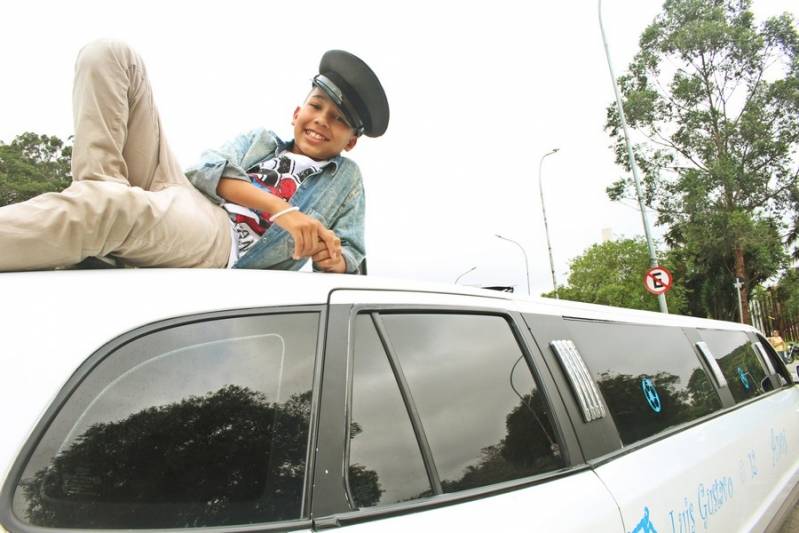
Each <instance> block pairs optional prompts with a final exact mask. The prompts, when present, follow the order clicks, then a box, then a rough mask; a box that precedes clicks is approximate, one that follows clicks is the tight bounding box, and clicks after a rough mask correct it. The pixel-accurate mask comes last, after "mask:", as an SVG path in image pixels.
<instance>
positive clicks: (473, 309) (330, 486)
mask: <svg viewBox="0 0 799 533" xmlns="http://www.w3.org/2000/svg"><path fill="white" fill-rule="evenodd" d="M361 314H367V315H372V314H378V315H380V314H414V315H419V314H436V315H441V314H449V315H481V316H492V317H499V318H501V319H503V320H504V321H505V322H506V324H507V325H508V327H509V331H510V332H511V334H512V335H513V337H514V339H515V341H516V343H517V345H518V347H519V349H520V351H521V353H522V354H523V356H524V360H525V362H526V363H527V368H528V370H529V371H530V373H531V376H532V377H533V379H534V380H535V382H536V385H538V387H539V389H540V390H541V393H542V394H543V395H544V399H545V401H546V402H547V406H548V407H549V409H550V412H551V416H552V425H553V432H554V435H555V439H556V441H557V442H558V444H559V445H560V447H561V453H562V454H563V459H564V466H563V467H562V468H560V469H557V470H553V471H551V472H545V473H542V474H538V475H535V476H530V477H525V478H520V479H516V480H510V481H504V482H501V483H496V484H491V485H486V486H483V487H477V488H473V489H467V490H464V491H459V492H451V493H441V494H434V495H433V496H431V497H429V498H420V499H416V500H411V501H408V502H401V503H394V504H389V505H384V506H377V507H369V508H364V509H357V508H353V507H352V502H351V497H350V495H349V494H350V489H349V481H348V476H347V470H348V466H349V460H350V458H349V444H350V443H349V440H350V439H349V428H350V423H351V422H352V386H353V377H354V376H353V363H354V349H353V348H354V343H353V342H352V341H353V338H354V337H353V335H354V330H355V321H356V317H357V316H358V315H361ZM329 321H330V324H335V327H333V326H330V327H329V328H328V331H329V332H333V333H332V335H337V336H339V337H340V338H339V339H337V340H335V339H331V338H330V337H329V338H328V342H329V343H330V342H332V343H333V344H337V346H331V345H330V344H328V350H327V353H326V362H325V365H326V366H325V371H324V377H323V379H324V380H325V381H324V382H323V387H322V390H323V394H325V393H329V392H330V389H329V388H328V381H327V380H328V378H329V377H330V375H331V373H335V372H336V370H334V368H333V366H335V367H337V368H338V369H339V370H343V371H344V372H343V377H344V379H343V380H342V381H341V382H339V381H338V379H337V380H336V383H335V384H332V385H333V386H334V387H336V388H338V389H339V390H338V391H337V393H336V395H335V400H333V401H337V402H340V403H339V407H338V409H337V411H338V412H337V416H338V419H339V423H338V426H339V428H341V430H340V431H339V435H338V437H339V440H338V445H337V446H335V448H336V450H337V453H338V461H337V462H333V461H332V459H331V458H332V456H333V452H331V451H328V452H327V453H324V452H323V451H322V449H320V450H319V452H318V453H319V454H320V455H322V454H324V455H325V456H326V458H325V459H317V463H316V464H317V470H316V472H315V478H321V477H329V475H330V473H332V472H336V473H337V476H336V477H337V478H338V479H337V480H335V481H332V480H330V481H329V482H328V483H327V484H326V485H325V486H322V485H320V484H317V483H314V488H315V492H314V505H313V513H312V515H313V516H314V524H315V525H316V527H326V526H340V525H347V524H354V523H360V522H364V521H370V520H375V519H381V518H387V517H390V516H399V515H403V514H408V513H414V512H419V511H423V510H427V509H433V508H437V507H442V506H447V505H452V504H456V503H462V502H466V501H470V500H474V499H479V498H484V497H487V496H494V495H498V494H502V493H505V492H509V491H513V490H518V489H522V488H525V487H529V486H532V485H536V484H539V483H542V482H548V481H551V480H554V479H558V478H561V477H565V476H568V475H572V474H574V473H576V472H578V471H582V470H585V469H587V468H588V466H587V465H586V464H585V461H584V459H583V456H582V453H581V452H580V449H579V446H578V444H577V440H576V436H575V435H574V433H573V430H572V427H571V424H570V422H569V419H568V417H567V415H566V411H565V408H564V406H563V404H562V402H561V398H560V395H559V393H558V391H557V390H556V389H555V387H554V383H553V381H552V378H551V376H550V375H549V372H548V370H547V368H546V365H545V364H544V361H543V359H542V358H541V354H540V353H539V352H538V350H537V347H536V345H535V342H534V341H533V338H532V336H531V335H530V332H529V330H528V329H527V327H526V326H525V323H524V321H523V319H522V317H521V314H520V313H517V312H513V311H508V310H504V309H498V308H495V307H481V306H479V305H477V306H474V305H464V306H458V305H424V304H421V305H420V304H334V305H331V306H330V311H329ZM373 321H374V319H372V323H374V322H373ZM345 324H346V326H345ZM343 327H345V329H341V328H343ZM375 329H376V330H377V329H378V328H377V327H376V328H375ZM377 333H378V336H380V333H379V330H378V331H377ZM381 343H382V339H381ZM384 350H385V346H384ZM336 351H337V352H338V353H334V352H336ZM386 355H387V356H388V358H389V361H390V360H391V358H392V356H391V354H388V353H387V354H386ZM394 356H396V354H395V355H394ZM335 360H338V362H337V363H334V361H335ZM391 366H392V372H393V373H394V377H395V379H397V373H396V372H397V371H396V369H395V368H394V366H393V364H392V365H391ZM339 375H341V374H339ZM397 384H398V387H401V386H402V384H401V382H400V380H398V381H397ZM405 386H406V387H407V384H405ZM400 392H401V394H402V395H403V403H405V402H404V397H405V396H406V395H407V396H408V397H411V398H412V395H411V391H410V390H409V389H406V390H405V391H402V390H400ZM331 399H333V396H332V395H331ZM323 401H325V402H326V400H325V399H324V398H323ZM324 405H325V408H327V407H328V406H329V404H327V403H325V404H324ZM323 409H324V408H323ZM409 415H410V413H409ZM409 419H410V418H409ZM322 421H323V422H322V423H323V424H332V423H333V422H332V420H331V419H330V418H329V417H328V415H327V413H325V414H323V415H322ZM322 431H323V430H320V433H321V432H322ZM414 433H415V436H417V434H416V432H414ZM334 444H335V443H333V442H330V441H325V447H324V448H329V447H330V446H331V445H334ZM417 444H418V436H417ZM320 448H322V447H320ZM423 455H424V454H423ZM431 457H432V456H431ZM424 466H425V468H426V469H427V468H429V465H428V464H427V463H425V465H424ZM432 466H433V467H435V462H434V461H433V464H432ZM428 472H429V470H428ZM431 485H432V484H431ZM319 489H322V491H323V492H316V491H319ZM336 492H337V494H335V493H336Z"/></svg>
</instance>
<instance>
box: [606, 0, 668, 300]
mask: <svg viewBox="0 0 799 533" xmlns="http://www.w3.org/2000/svg"><path fill="white" fill-rule="evenodd" d="M597 9H598V11H599V30H600V32H601V33H602V44H604V45H605V57H607V59H608V69H609V70H610V80H611V81H612V82H613V94H615V95H616V106H617V107H618V110H619V122H621V126H622V129H623V130H624V143H625V144H626V145H627V158H628V160H629V162H630V168H631V169H632V171H633V180H634V181H635V192H636V193H637V195H638V206H639V207H640V208H641V218H642V219H643V220H644V235H646V244H647V247H648V248H649V265H650V266H651V267H656V266H658V258H657V254H656V253H655V245H654V244H653V243H652V235H651V233H652V231H651V230H650V229H649V218H647V216H646V211H644V193H643V192H642V190H641V180H640V179H639V178H638V167H637V166H636V164H635V157H633V148H632V145H631V144H630V132H629V131H627V121H626V120H625V118H624V108H623V107H622V105H621V96H619V88H618V87H617V86H616V74H614V73H613V64H612V63H611V62H610V50H609V49H608V40H607V38H606V37H605V26H604V24H602V0H597ZM658 304H659V305H660V312H661V313H668V312H669V308H668V306H667V305H666V295H665V294H659V295H658Z"/></svg>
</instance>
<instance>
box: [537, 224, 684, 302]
mask: <svg viewBox="0 0 799 533" xmlns="http://www.w3.org/2000/svg"><path fill="white" fill-rule="evenodd" d="M660 263H661V265H663V266H665V267H666V268H669V269H670V270H671V271H672V273H673V274H674V275H675V276H674V277H675V278H676V280H675V283H674V285H673V286H672V289H671V290H670V291H669V292H668V293H667V296H666V297H667V299H668V304H669V311H670V312H672V313H683V312H684V310H685V308H686V304H685V288H684V286H683V285H682V282H681V279H682V278H681V276H680V269H679V268H674V263H673V261H672V259H671V258H670V257H669V256H667V257H666V258H664V260H662V261H661V262H660ZM678 266H679V265H678ZM648 269H649V252H648V249H647V246H646V242H645V241H644V240H643V239H640V238H639V239H620V240H615V241H606V242H603V243H602V244H594V245H593V246H591V247H590V248H588V249H587V250H586V251H585V253H583V255H581V256H579V257H577V258H575V259H573V260H572V262H571V264H570V270H569V278H568V282H567V285H566V286H565V287H561V288H560V289H559V291H558V292H559V295H560V297H561V298H563V299H566V300H575V301H578V302H588V303H595V304H603V305H613V306H617V307H628V308H632V309H645V310H650V311H657V310H658V301H657V297H655V296H653V295H652V294H649V293H648V292H647V290H646V289H645V288H644V275H645V274H646V271H647V270H648ZM545 296H554V292H550V293H548V294H546V295H545Z"/></svg>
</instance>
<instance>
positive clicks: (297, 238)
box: [292, 231, 302, 259]
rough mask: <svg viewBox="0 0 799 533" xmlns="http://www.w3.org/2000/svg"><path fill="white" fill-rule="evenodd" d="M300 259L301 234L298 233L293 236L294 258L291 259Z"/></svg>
mask: <svg viewBox="0 0 799 533" xmlns="http://www.w3.org/2000/svg"><path fill="white" fill-rule="evenodd" d="M300 257H302V232H301V231H298V232H297V234H296V235H295V236H294V257H293V258H292V259H299V258H300Z"/></svg>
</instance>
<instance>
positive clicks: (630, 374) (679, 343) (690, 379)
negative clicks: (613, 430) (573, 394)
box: [568, 320, 721, 444]
mask: <svg viewBox="0 0 799 533" xmlns="http://www.w3.org/2000/svg"><path fill="white" fill-rule="evenodd" d="M568 324H569V330H570V331H571V334H572V336H573V339H572V340H573V341H574V343H575V345H576V346H577V348H578V350H579V351H580V353H581V354H582V356H583V360H584V361H585V363H586V366H588V369H589V370H590V371H591V373H592V374H593V376H594V379H595V380H596V381H597V383H598V385H599V389H600V391H601V392H602V395H603V397H604V398H605V402H606V403H607V406H608V409H609V410H610V413H611V415H612V416H613V420H614V421H615V422H616V427H617V428H618V430H619V433H620V435H621V439H622V442H623V443H624V444H631V443H634V442H636V441H638V440H640V439H643V438H646V437H649V436H651V435H654V434H656V433H658V432H660V431H663V430H665V429H667V428H669V427H672V426H675V425H677V424H682V423H685V422H689V421H691V420H693V419H695V418H699V417H701V416H704V415H706V414H709V413H711V412H713V411H715V410H717V409H720V408H721V399H720V398H719V395H718V393H717V392H716V390H715V388H714V387H713V385H712V384H711V382H710V379H709V377H708V375H707V373H706V372H705V370H704V369H703V367H702V366H701V364H700V362H699V358H698V356H697V355H696V353H695V352H694V349H693V347H692V345H691V343H690V342H689V341H688V339H687V338H686V337H685V335H684V334H683V332H682V331H681V330H680V329H679V328H673V327H658V326H647V325H636V324H614V323H607V322H596V321H584V320H569V321H568Z"/></svg>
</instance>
